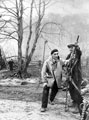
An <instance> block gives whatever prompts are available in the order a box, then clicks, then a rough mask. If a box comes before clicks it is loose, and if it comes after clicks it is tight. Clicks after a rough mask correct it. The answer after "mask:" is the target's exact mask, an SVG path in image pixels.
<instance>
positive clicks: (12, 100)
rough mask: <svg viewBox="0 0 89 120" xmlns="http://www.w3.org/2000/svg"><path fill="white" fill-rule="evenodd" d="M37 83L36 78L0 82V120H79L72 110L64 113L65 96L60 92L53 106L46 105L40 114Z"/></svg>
mask: <svg viewBox="0 0 89 120" xmlns="http://www.w3.org/2000/svg"><path fill="white" fill-rule="evenodd" d="M38 81H39V78H38V77H35V78H34V77H31V78H27V79H17V78H6V79H5V78H4V79H1V80H0V120H79V118H80V115H79V113H78V114H73V113H72V111H73V108H69V110H68V111H67V112H65V101H66V99H65V96H66V95H65V91H62V90H59V92H58V94H57V96H56V98H55V105H50V104H48V109H47V111H46V112H45V113H41V112H40V108H41V98H42V85H39V84H38ZM22 83H24V84H22ZM69 100H70V97H69Z"/></svg>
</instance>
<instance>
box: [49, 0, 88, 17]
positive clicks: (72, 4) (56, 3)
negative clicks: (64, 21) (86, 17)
mask: <svg viewBox="0 0 89 120" xmlns="http://www.w3.org/2000/svg"><path fill="white" fill-rule="evenodd" d="M48 12H51V13H59V14H61V15H68V14H70V15H71V14H87V13H89V0H52V2H51V5H50V6H49V7H48V9H47V13H48Z"/></svg>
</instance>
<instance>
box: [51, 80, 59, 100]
mask: <svg viewBox="0 0 89 120" xmlns="http://www.w3.org/2000/svg"><path fill="white" fill-rule="evenodd" d="M57 92H58V86H57V83H56V81H54V84H53V86H52V88H51V94H50V101H51V102H52V101H53V100H54V98H55V96H56V94H57Z"/></svg>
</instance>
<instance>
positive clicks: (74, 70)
mask: <svg viewBox="0 0 89 120" xmlns="http://www.w3.org/2000/svg"><path fill="white" fill-rule="evenodd" d="M68 48H69V50H70V54H69V55H68V56H67V59H71V60H70V62H69V65H68V71H71V72H70V74H69V76H70V77H71V80H73V83H74V84H73V83H72V82H71V81H69V82H68V83H69V93H70V96H71V99H72V100H73V105H74V106H75V111H74V113H77V112H80V108H79V106H80V104H81V103H82V102H83V98H82V96H81V92H80V91H81V81H82V72H81V55H82V52H81V50H80V48H79V46H78V45H76V44H70V45H68Z"/></svg>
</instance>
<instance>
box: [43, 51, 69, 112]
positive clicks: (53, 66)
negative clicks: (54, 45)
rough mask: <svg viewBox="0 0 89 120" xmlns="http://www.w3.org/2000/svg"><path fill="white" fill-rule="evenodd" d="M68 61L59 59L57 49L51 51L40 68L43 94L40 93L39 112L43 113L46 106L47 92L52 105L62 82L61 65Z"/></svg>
mask: <svg viewBox="0 0 89 120" xmlns="http://www.w3.org/2000/svg"><path fill="white" fill-rule="evenodd" d="M68 61H69V60H62V59H61V58H60V57H59V52H58V50H57V49H53V50H52V51H51V56H50V57H49V58H48V59H47V60H46V61H45V62H44V64H43V67H42V72H41V76H42V82H43V93H42V105H41V112H45V111H46V108H47V105H48V97H49V90H50V89H51V93H50V98H49V99H50V103H51V104H53V100H54V98H55V96H56V94H57V92H58V88H60V87H61V82H62V65H64V64H66V63H67V62H68Z"/></svg>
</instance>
